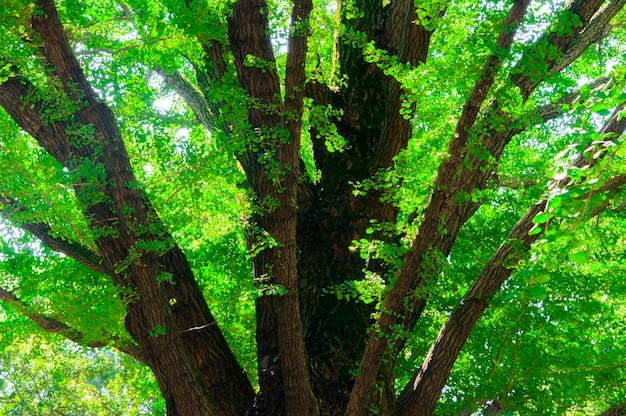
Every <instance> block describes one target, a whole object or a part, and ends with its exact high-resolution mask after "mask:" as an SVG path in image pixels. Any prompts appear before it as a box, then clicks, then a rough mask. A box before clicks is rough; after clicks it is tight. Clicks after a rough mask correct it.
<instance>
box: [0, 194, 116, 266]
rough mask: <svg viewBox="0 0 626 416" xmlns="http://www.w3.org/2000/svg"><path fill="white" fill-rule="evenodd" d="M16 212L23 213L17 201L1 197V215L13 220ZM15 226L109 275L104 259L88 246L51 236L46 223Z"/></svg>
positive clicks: (47, 244)
mask: <svg viewBox="0 0 626 416" xmlns="http://www.w3.org/2000/svg"><path fill="white" fill-rule="evenodd" d="M15 210H20V211H23V209H22V208H20V207H19V206H18V204H17V203H16V201H15V200H13V199H12V198H8V197H5V196H2V195H0V214H2V215H3V216H4V217H5V218H7V219H9V220H11V217H12V216H13V214H14V213H15ZM14 223H15V225H16V226H18V227H20V228H22V229H24V230H26V231H28V232H30V233H31V234H33V235H34V236H35V237H37V239H39V240H40V241H41V242H42V243H43V244H44V245H45V246H46V247H48V248H49V249H51V250H53V251H57V252H59V253H63V254H65V255H66V256H68V257H71V258H72V259H74V260H76V261H77V262H79V263H80V264H82V265H83V266H87V267H88V268H90V269H91V270H93V271H94V272H98V273H104V274H107V271H106V269H105V268H104V266H103V265H102V259H101V258H100V256H98V254H97V253H95V252H93V251H92V250H91V249H89V248H88V247H86V246H83V245H81V244H78V243H74V242H71V241H67V240H63V239H61V238H56V237H53V236H52V235H51V231H52V229H51V228H50V226H49V225H48V224H45V223H28V222H16V221H14Z"/></svg>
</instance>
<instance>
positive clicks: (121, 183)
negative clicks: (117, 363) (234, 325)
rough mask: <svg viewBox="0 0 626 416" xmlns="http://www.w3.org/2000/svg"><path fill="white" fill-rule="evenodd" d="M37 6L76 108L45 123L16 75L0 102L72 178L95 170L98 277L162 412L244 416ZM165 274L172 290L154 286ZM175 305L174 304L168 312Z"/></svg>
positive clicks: (174, 264)
mask: <svg viewBox="0 0 626 416" xmlns="http://www.w3.org/2000/svg"><path fill="white" fill-rule="evenodd" d="M38 7H39V8H40V9H41V10H42V13H40V14H38V15H37V17H34V18H33V20H32V27H33V30H34V31H35V32H36V33H37V34H38V35H39V36H40V37H41V40H42V41H43V46H42V55H43V57H44V58H45V62H46V64H47V65H49V66H50V68H52V70H51V71H50V79H51V80H58V81H60V82H61V84H62V86H63V89H64V93H63V94H64V97H63V99H66V100H69V101H71V102H73V103H74V104H75V105H76V110H75V111H73V112H72V113H71V114H69V115H68V116H67V117H66V118H65V119H60V120H53V121H50V120H46V119H45V116H44V111H43V110H44V109H45V107H46V105H49V104H48V103H46V102H44V101H42V100H38V101H35V102H28V104H26V103H25V101H24V100H25V99H26V97H28V96H30V95H32V94H30V93H31V92H32V91H31V84H30V83H29V82H28V80H26V79H24V78H19V77H14V78H11V79H9V80H8V81H6V82H4V83H3V84H2V85H1V86H0V103H1V104H2V106H3V107H4V108H5V109H6V110H7V112H8V113H9V114H10V115H11V116H12V117H13V118H14V119H15V121H16V122H17V123H18V124H19V125H20V127H21V128H22V129H24V130H25V131H27V132H29V133H30V134H31V135H33V137H34V138H35V139H36V140H37V141H38V142H39V143H40V144H41V146H42V147H44V148H45V149H46V150H47V151H48V152H49V153H50V154H51V155H52V156H54V157H55V158H56V159H57V160H58V161H59V162H60V163H61V164H62V165H63V166H65V167H66V168H67V169H68V170H69V171H70V172H77V170H78V169H79V167H80V165H81V163H87V164H91V165H93V166H96V167H99V169H100V173H99V176H98V177H96V178H94V177H84V178H82V179H84V180H83V181H81V185H77V186H76V193H77V195H78V197H79V200H80V201H81V203H82V205H83V207H84V215H85V218H86V219H87V221H88V222H89V226H90V228H91V229H92V231H93V232H94V235H95V236H96V239H95V243H96V245H97V248H98V256H99V259H100V261H101V262H102V267H103V269H104V270H105V271H106V273H107V274H108V275H109V276H110V277H111V278H112V279H113V281H114V283H115V284H116V285H117V286H120V287H123V288H125V291H123V293H125V294H126V295H125V298H124V299H123V300H124V301H125V302H126V304H127V318H126V328H127V330H128V332H129V333H130V334H131V336H132V337H133V339H134V340H135V341H136V342H137V344H138V345H139V346H140V348H141V352H142V354H143V357H144V358H145V361H146V363H147V364H148V365H149V366H150V367H151V368H152V370H153V372H154V374H155V376H156V379H157V382H158V384H159V387H160V388H161V392H162V393H163V396H164V398H165V400H166V404H167V407H168V414H169V415H189V416H191V415H198V414H231V415H241V414H244V413H245V411H246V409H247V407H248V406H249V404H250V403H251V401H252V398H253V395H254V393H253V391H252V387H251V386H250V383H249V381H248V379H247V377H246V376H245V374H244V373H243V371H242V369H241V367H240V366H239V365H238V363H237V362H236V360H235V358H234V356H233V355H232V352H231V351H230V349H229V348H228V346H227V344H226V341H225V340H224V338H223V335H222V333H221V332H220V329H219V327H218V326H217V324H216V323H215V320H214V319H213V317H212V315H211V313H210V312H209V309H208V307H207V304H206V300H205V299H204V298H203V296H202V293H201V292H200V290H199V288H198V286H197V284H196V282H195V280H194V278H193V274H192V272H191V269H190V267H189V265H188V263H187V261H186V259H185V256H184V254H183V253H182V252H181V250H180V248H178V247H177V246H176V245H175V243H174V242H173V241H172V239H171V237H170V236H169V235H168V234H167V232H166V230H165V228H164V227H163V225H162V224H161V222H160V220H159V218H158V216H157V215H156V213H155V211H154V210H153V209H152V207H151V206H150V204H149V202H148V200H147V198H146V196H145V194H144V193H143V192H142V191H141V190H140V189H137V187H133V186H132V185H133V184H134V183H136V181H135V178H134V176H133V174H132V170H131V167H130V163H129V160H128V156H127V154H126V152H125V150H124V149H125V148H124V143H123V142H122V138H121V135H120V132H119V129H118V127H117V123H116V121H115V118H114V116H113V114H112V113H111V111H110V110H109V109H108V108H107V107H106V105H104V104H103V103H101V102H100V101H99V100H98V99H97V97H96V96H95V94H94V93H93V91H92V90H91V88H90V87H89V85H88V83H87V81H86V80H85V77H84V75H83V73H82V71H81V69H80V67H79V65H78V62H77V61H76V59H75V58H74V56H73V54H72V51H71V48H70V46H69V44H68V41H67V38H66V37H65V34H64V33H63V30H62V26H61V23H60V21H59V19H58V15H57V13H56V10H55V7H54V4H53V2H52V1H47V0H43V1H40V2H39V3H38ZM82 127H86V128H88V129H89V131H91V132H92V133H93V136H92V137H89V138H88V139H87V140H83V139H82V137H78V136H76V135H74V134H75V133H73V132H74V131H76V129H79V128H82ZM78 174H79V175H80V173H78ZM84 184H89V186H87V185H84ZM31 228H33V226H31ZM40 228H41V227H40ZM40 231H45V230H40ZM44 241H45V240H44ZM154 247H156V248H154ZM164 274H165V275H169V276H171V280H172V283H173V284H170V283H168V282H167V281H161V282H160V283H159V277H160V276H163V275H164ZM171 299H176V302H175V303H174V306H170V300H171ZM194 328H197V330H191V329H194ZM208 352H210V353H208Z"/></svg>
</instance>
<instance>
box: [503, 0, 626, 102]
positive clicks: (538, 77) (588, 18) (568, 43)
mask: <svg viewBox="0 0 626 416" xmlns="http://www.w3.org/2000/svg"><path fill="white" fill-rule="evenodd" d="M604 2H605V0H575V1H573V2H572V4H571V5H570V6H569V8H568V9H567V10H566V11H565V12H564V13H574V14H576V16H578V18H579V20H580V22H581V24H579V25H575V24H574V23H572V22H571V20H570V17H569V15H562V18H563V17H564V20H562V21H561V22H558V23H557V24H556V25H555V26H558V25H562V26H565V27H566V30H564V31H563V32H562V33H557V32H553V33H548V34H546V35H544V36H543V37H542V38H540V39H539V40H538V41H537V42H536V43H535V46H534V47H532V48H530V49H528V50H527V52H526V53H525V54H524V55H523V56H522V58H521V59H520V61H519V62H518V63H517V64H516V65H515V68H514V69H513V71H512V74H513V75H512V77H511V81H512V83H513V84H514V85H516V86H517V87H519V89H520V94H521V96H522V98H523V99H527V98H528V97H529V96H530V94H531V93H532V92H533V91H534V90H535V88H536V87H537V85H539V83H540V82H542V81H543V80H544V79H546V78H547V77H548V76H550V75H551V74H553V73H555V72H558V71H561V70H562V69H563V68H565V67H567V66H568V65H569V64H571V63H572V62H574V61H575V60H576V59H577V58H578V57H579V56H580V55H581V54H582V53H583V52H584V51H585V50H586V49H587V48H588V47H589V46H590V45H592V44H594V43H597V42H599V41H600V40H602V39H604V38H605V37H606V36H608V34H609V33H610V31H611V29H612V26H611V24H610V21H611V19H612V18H613V17H614V16H615V15H616V14H617V13H618V12H619V11H620V10H621V9H622V8H623V7H624V4H626V1H625V0H612V1H611V2H610V3H608V4H606V5H605V7H602V5H603V3H604ZM548 50H550V51H551V55H552V56H556V57H555V58H549V57H548V56H547V52H548Z"/></svg>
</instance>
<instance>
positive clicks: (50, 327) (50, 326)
mask: <svg viewBox="0 0 626 416" xmlns="http://www.w3.org/2000/svg"><path fill="white" fill-rule="evenodd" d="M0 300H2V301H4V302H6V303H7V304H9V305H11V306H12V307H14V308H15V309H16V310H17V311H19V312H20V313H22V314H23V315H24V316H26V317H27V318H28V319H30V320H31V321H33V322H34V323H35V324H37V326H38V327H39V328H41V329H43V330H44V331H46V332H51V333H54V334H57V335H61V336H62V337H64V338H67V339H69V340H70V341H73V342H76V343H77V344H80V345H86V346H87V347H90V348H100V347H107V346H109V345H111V346H113V348H115V349H116V350H118V351H120V352H123V353H124V354H127V355H129V356H131V357H133V358H134V359H135V360H137V361H139V362H140V363H143V364H146V361H145V357H144V356H143V354H142V352H141V349H140V348H139V346H138V345H135V344H127V343H120V342H119V340H117V339H115V338H113V339H108V340H102V341H97V342H96V341H90V342H87V343H85V337H84V335H83V333H82V332H80V331H78V330H76V329H74V328H72V327H70V326H68V325H67V324H64V323H63V322H61V321H58V320H56V319H53V318H50V317H48V316H44V315H40V314H36V313H33V312H29V311H28V310H29V307H28V305H27V304H26V303H24V302H23V301H22V300H21V299H19V298H18V297H17V296H15V295H14V294H13V292H11V291H9V290H5V289H3V288H0Z"/></svg>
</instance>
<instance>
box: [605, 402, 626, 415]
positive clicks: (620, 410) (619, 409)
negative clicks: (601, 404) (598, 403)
mask: <svg viewBox="0 0 626 416" xmlns="http://www.w3.org/2000/svg"><path fill="white" fill-rule="evenodd" d="M624 415H626V403H625V402H622V403H618V404H616V405H614V406H611V407H610V408H608V409H607V410H605V411H604V412H602V413H601V414H600V415H599V416H624Z"/></svg>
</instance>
